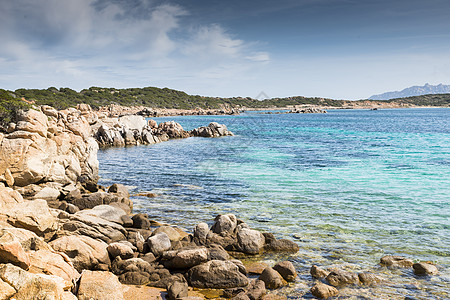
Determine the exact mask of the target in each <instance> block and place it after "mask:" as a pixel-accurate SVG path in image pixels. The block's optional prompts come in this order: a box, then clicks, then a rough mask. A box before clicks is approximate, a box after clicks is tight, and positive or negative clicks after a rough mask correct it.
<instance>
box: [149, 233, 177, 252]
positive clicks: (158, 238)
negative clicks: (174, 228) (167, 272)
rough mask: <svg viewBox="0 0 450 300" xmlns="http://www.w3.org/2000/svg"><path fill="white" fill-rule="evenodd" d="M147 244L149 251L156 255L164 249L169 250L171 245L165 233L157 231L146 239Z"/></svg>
mask: <svg viewBox="0 0 450 300" xmlns="http://www.w3.org/2000/svg"><path fill="white" fill-rule="evenodd" d="M147 245H148V246H149V248H150V251H151V252H152V253H153V254H155V255H156V256H159V255H161V254H162V253H163V252H164V251H167V250H169V249H170V248H171V247H172V244H171V243H170V239H169V236H168V235H167V234H165V233H158V234H156V235H154V236H151V237H149V238H148V239H147Z"/></svg>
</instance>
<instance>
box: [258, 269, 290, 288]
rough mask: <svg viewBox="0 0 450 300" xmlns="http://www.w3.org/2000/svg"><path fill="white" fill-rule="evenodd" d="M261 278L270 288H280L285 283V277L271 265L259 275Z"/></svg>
mask: <svg viewBox="0 0 450 300" xmlns="http://www.w3.org/2000/svg"><path fill="white" fill-rule="evenodd" d="M259 280H262V281H264V283H265V284H266V287H267V288H268V289H278V288H280V287H282V286H284V285H285V282H284V281H283V277H281V275H280V273H278V272H277V271H275V270H274V269H272V268H271V267H267V268H265V269H264V271H263V272H262V274H261V276H259Z"/></svg>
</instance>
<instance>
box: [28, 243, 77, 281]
mask: <svg viewBox="0 0 450 300" xmlns="http://www.w3.org/2000/svg"><path fill="white" fill-rule="evenodd" d="M30 262H31V264H30V269H29V270H30V272H32V273H45V274H48V275H55V276H58V277H61V278H62V279H63V280H64V289H70V288H72V286H73V283H74V282H76V281H77V280H78V278H79V277H80V274H79V273H78V272H77V270H76V269H75V268H74V267H73V266H72V264H71V263H70V262H69V261H68V257H67V256H64V255H61V254H59V253H54V252H51V251H49V250H38V251H31V252H30Z"/></svg>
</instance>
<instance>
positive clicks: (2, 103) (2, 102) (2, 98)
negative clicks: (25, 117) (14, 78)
mask: <svg viewBox="0 0 450 300" xmlns="http://www.w3.org/2000/svg"><path fill="white" fill-rule="evenodd" d="M29 107H30V105H29V104H28V103H27V102H25V101H23V100H22V99H20V98H17V97H16V96H15V95H14V94H13V93H12V92H9V91H6V90H2V89H0V131H5V130H6V128H7V126H8V124H9V123H10V122H15V121H16V119H17V113H18V111H19V110H21V109H27V108H29Z"/></svg>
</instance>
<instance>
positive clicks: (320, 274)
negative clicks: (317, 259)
mask: <svg viewBox="0 0 450 300" xmlns="http://www.w3.org/2000/svg"><path fill="white" fill-rule="evenodd" d="M309 273H310V274H311V276H312V277H313V278H317V279H322V278H325V277H327V276H328V274H330V272H328V271H325V270H324V269H321V268H319V267H318V266H316V265H312V267H311V270H310V271H309Z"/></svg>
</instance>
